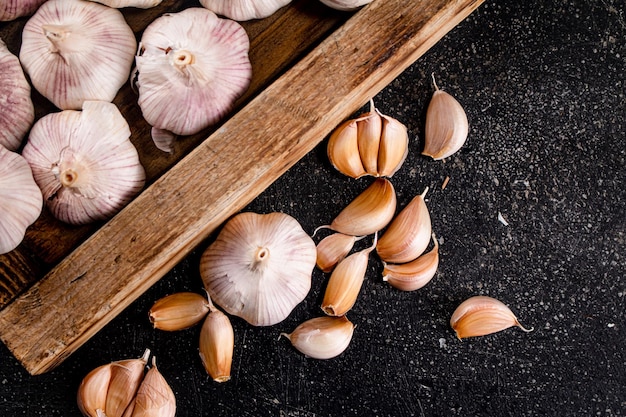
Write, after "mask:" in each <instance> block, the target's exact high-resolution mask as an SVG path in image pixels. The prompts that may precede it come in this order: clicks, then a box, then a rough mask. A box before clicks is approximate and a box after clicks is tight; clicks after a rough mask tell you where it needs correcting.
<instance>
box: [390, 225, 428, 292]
mask: <svg viewBox="0 0 626 417" xmlns="http://www.w3.org/2000/svg"><path fill="white" fill-rule="evenodd" d="M432 238H433V241H434V242H435V246H434V247H433V249H432V250H431V251H430V252H428V253H425V254H423V255H421V256H420V257H419V258H417V259H415V260H414V261H411V262H407V263H403V264H388V263H385V262H383V266H384V268H383V281H386V282H388V283H389V284H390V285H391V286H392V287H394V288H397V289H399V290H401V291H415V290H418V289H420V288H422V287H423V286H424V285H426V284H428V283H429V282H430V281H431V280H432V279H433V277H434V276H435V274H436V273H437V268H438V267H439V242H438V241H437V238H436V237H435V234H434V233H433V235H432Z"/></svg>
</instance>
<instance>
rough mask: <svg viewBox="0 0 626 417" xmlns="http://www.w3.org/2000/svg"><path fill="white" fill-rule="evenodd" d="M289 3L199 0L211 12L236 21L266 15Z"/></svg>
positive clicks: (247, 0)
mask: <svg viewBox="0 0 626 417" xmlns="http://www.w3.org/2000/svg"><path fill="white" fill-rule="evenodd" d="M289 3H291V0H263V1H259V0H200V4H201V5H202V6H203V7H206V8H207V9H209V10H211V11H212V12H214V13H216V14H219V15H222V16H226V17H228V18H229V19H233V20H238V21H245V20H252V19H262V18H264V17H268V16H270V15H272V14H274V12H276V11H277V10H278V9H280V8H281V7H283V6H286V5H287V4H289Z"/></svg>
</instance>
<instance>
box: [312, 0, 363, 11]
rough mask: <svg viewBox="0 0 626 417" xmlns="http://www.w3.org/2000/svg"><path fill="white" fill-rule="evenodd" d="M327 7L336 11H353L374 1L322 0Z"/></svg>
mask: <svg viewBox="0 0 626 417" xmlns="http://www.w3.org/2000/svg"><path fill="white" fill-rule="evenodd" d="M320 1H321V2H322V3H324V4H325V5H326V6H328V7H331V8H333V9H336V10H343V11H352V10H356V9H358V8H359V7H361V6H364V5H366V4H368V3H371V2H372V0H320Z"/></svg>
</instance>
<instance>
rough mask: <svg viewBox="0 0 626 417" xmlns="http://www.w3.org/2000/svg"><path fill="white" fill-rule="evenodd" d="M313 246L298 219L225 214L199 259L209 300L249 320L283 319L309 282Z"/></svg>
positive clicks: (268, 322) (266, 322) (255, 322)
mask: <svg viewBox="0 0 626 417" xmlns="http://www.w3.org/2000/svg"><path fill="white" fill-rule="evenodd" d="M316 258H317V251H316V248H315V242H313V239H311V238H310V237H309V235H307V234H306V233H305V232H304V230H303V229H302V227H301V226H300V224H299V223H298V221H297V220H296V219H294V218H293V217H291V216H289V215H287V214H284V213H269V214H256V213H249V212H246V213H241V214H238V215H237V216H235V217H233V218H232V219H230V220H229V221H228V222H227V223H226V225H225V226H224V228H223V229H222V231H221V232H220V233H219V235H218V236H217V238H216V240H215V242H213V243H212V244H211V245H210V246H209V247H208V248H207V249H206V251H205V252H204V253H203V254H202V258H201V260H200V275H201V276H202V279H203V281H204V285H205V287H206V289H207V291H208V293H209V295H210V297H211V299H212V300H213V302H214V303H215V304H218V305H220V306H221V307H222V308H224V310H226V311H227V312H228V313H230V314H233V315H236V316H239V317H241V318H243V319H244V320H246V321H247V322H248V323H250V324H252V325H254V326H270V325H273V324H276V323H279V322H281V321H283V320H284V319H285V318H286V317H287V316H288V315H289V313H291V311H292V310H293V309H294V308H295V306H296V305H298V304H299V303H300V302H301V301H302V300H304V298H305V297H306V295H307V294H308V292H309V290H310V288H311V274H312V272H313V268H314V266H315V260H316Z"/></svg>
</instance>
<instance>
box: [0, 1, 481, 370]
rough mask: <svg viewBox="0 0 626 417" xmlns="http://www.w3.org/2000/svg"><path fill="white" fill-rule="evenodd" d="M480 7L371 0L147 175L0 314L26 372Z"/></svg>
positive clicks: (47, 364)
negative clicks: (147, 180)
mask: <svg viewBox="0 0 626 417" xmlns="http://www.w3.org/2000/svg"><path fill="white" fill-rule="evenodd" d="M481 3H482V0H429V1H420V2H407V1H404V0H386V1H382V0H375V1H374V2H373V3H371V4H370V5H368V6H366V7H364V8H363V9H361V10H360V11H358V12H356V13H355V14H354V15H352V16H350V18H349V19H348V20H347V21H346V22H345V23H343V24H342V25H341V26H340V27H339V28H338V29H336V30H335V31H333V32H332V33H331V34H330V35H328V36H325V39H324V41H323V42H322V43H320V44H319V45H318V46H317V47H315V48H314V49H313V50H312V51H311V52H310V53H308V54H307V55H306V56H305V57H303V58H302V59H300V60H298V62H297V63H295V64H293V65H289V67H290V68H289V69H288V70H287V71H286V72H285V73H284V74H283V75H281V76H280V77H279V78H278V79H277V80H276V81H275V82H273V83H272V84H271V85H269V86H268V87H267V88H263V89H262V91H260V92H258V94H255V95H254V98H251V100H250V101H249V102H248V103H247V104H246V105H245V106H244V107H243V108H241V110H239V111H238V112H237V113H236V114H234V115H233V116H232V117H230V118H229V119H228V120H227V121H226V122H225V123H223V124H222V125H221V126H219V128H218V129H217V130H215V131H214V132H212V133H211V134H210V135H209V136H208V138H206V140H204V141H201V143H199V144H197V145H196V144H194V145H193V146H191V147H194V149H193V150H192V151H191V152H189V153H188V154H187V155H186V156H185V157H184V158H183V159H182V160H180V161H179V162H178V163H176V164H175V165H174V166H172V167H171V168H169V169H167V170H163V169H161V170H159V169H156V168H155V169H153V170H152V171H151V170H149V172H153V173H154V174H153V175H154V178H156V179H155V181H154V182H153V183H152V184H151V185H150V186H149V187H148V188H147V189H146V190H145V191H144V192H143V193H142V194H141V195H139V196H138V197H137V198H136V199H135V200H134V201H133V202H132V203H131V204H129V205H128V206H127V207H126V208H125V209H124V210H122V211H121V212H120V213H119V214H118V215H116V216H115V217H114V218H113V219H112V220H110V221H109V222H107V223H106V224H104V225H103V226H102V227H100V228H99V229H97V230H96V231H95V232H94V233H92V234H90V235H89V237H88V238H87V239H86V240H85V241H84V242H83V243H82V244H80V245H79V246H78V247H76V248H75V249H74V250H73V251H71V253H69V254H67V255H66V256H64V257H63V258H62V259H61V260H60V261H59V262H58V263H56V264H55V265H54V267H53V268H52V269H51V270H50V271H49V272H47V273H46V274H45V275H44V276H43V277H42V278H41V279H36V280H35V283H34V284H33V285H32V286H30V288H29V289H28V290H26V291H25V292H24V293H22V294H21V295H19V296H18V297H16V298H14V299H13V300H12V301H11V302H10V303H9V304H8V305H7V306H6V307H5V308H4V309H3V310H2V311H0V338H1V339H2V340H3V342H4V343H5V344H6V345H7V347H8V348H9V349H10V350H11V351H12V353H13V354H14V355H15V356H16V357H17V359H18V360H19V361H20V362H21V363H22V364H23V365H24V367H25V368H26V369H27V370H28V371H29V372H30V373H32V374H38V373H42V372H45V371H48V370H50V369H52V368H54V367H55V366H56V365H58V364H59V363H61V362H62V361H63V360H64V359H65V358H66V357H67V356H68V355H70V354H71V353H72V352H73V351H74V350H76V349H77V348H78V347H79V346H80V345H81V344H82V343H84V342H85V341H86V340H88V339H89V337H90V336H92V335H93V334H95V333H96V332H97V331H98V330H99V329H101V328H102V327H103V326H104V325H105V324H106V323H108V322H109V321H110V320H111V319H112V318H114V317H115V316H116V315H117V314H118V313H120V312H121V311H122V310H123V309H124V308H125V307H127V306H128V305H129V304H130V303H131V302H132V301H134V300H135V299H136V298H137V297H139V296H140V295H141V294H142V293H143V292H144V291H146V290H147V289H148V288H149V287H150V286H151V285H153V284H154V283H155V282H156V281H157V280H159V279H160V278H161V277H162V276H163V275H164V274H165V273H166V272H167V271H169V270H170V269H171V268H172V267H173V266H174V265H175V264H176V263H178V262H179V261H180V260H181V259H183V258H184V257H185V255H187V254H188V253H189V252H190V251H191V250H192V249H193V248H194V247H196V246H197V245H198V244H199V243H200V242H201V241H202V240H203V239H205V238H206V237H207V236H208V235H209V234H210V233H211V232H212V231H213V230H215V229H216V228H217V227H218V226H219V225H220V224H222V223H223V222H224V221H225V220H226V219H228V217H229V216H231V215H232V214H234V213H235V212H237V211H238V210H240V209H241V208H243V207H244V206H245V205H246V204H248V203H249V202H250V201H251V200H252V199H254V198H255V197H256V196H257V195H258V194H260V193H261V192H262V191H263V190H264V189H265V188H266V187H268V186H269V185H270V184H271V183H272V182H273V181H274V180H276V179H277V178H278V177H279V176H280V175H282V174H283V173H284V172H285V171H286V170H287V169H289V167H291V166H292V165H293V164H295V163H296V162H297V161H298V160H299V159H300V158H302V157H303V156H304V155H305V154H306V153H308V152H309V151H310V150H311V149H313V148H314V147H315V146H316V145H317V144H318V143H320V142H321V141H322V140H323V139H324V138H325V137H326V136H327V135H328V133H329V132H330V131H331V130H332V129H333V128H334V127H335V126H336V125H337V124H339V123H340V122H341V121H342V120H343V119H345V118H346V117H348V116H349V115H350V114H352V113H353V112H354V111H356V110H357V109H358V108H359V107H361V106H362V105H363V104H364V103H366V102H367V101H368V100H369V98H370V97H372V96H374V95H375V94H376V93H378V92H379V91H380V90H381V89H382V88H384V87H385V86H386V85H387V84H388V83H389V82H391V81H392V80H393V79H394V78H395V77H397V76H398V75H399V74H400V73H401V72H402V71H403V70H404V69H406V68H407V67H408V66H409V65H411V64H412V63H413V62H414V61H415V60H416V59H417V58H418V57H420V56H421V55H422V54H424V52H426V51H427V50H428V49H429V48H430V47H431V46H432V45H433V44H434V43H435V42H437V41H438V40H439V39H440V38H441V37H443V36H444V35H445V33H447V32H448V31H449V30H450V29H452V28H453V27H454V26H455V25H456V24H458V23H459V22H460V21H461V20H462V19H464V18H465V17H466V16H467V15H469V14H470V13H471V12H472V11H473V10H474V9H475V8H477V7H478V6H479V5H480V4H481ZM302 4H304V3H301V4H300V6H298V2H296V4H293V5H291V6H289V7H287V8H286V9H287V11H285V12H283V13H285V14H287V13H292V12H294V9H298V7H303V6H302ZM327 12H328V11H327ZM331 15H334V16H335V18H334V19H339V20H341V19H342V16H344V15H343V14H335V13H331ZM306 17H307V19H309V18H311V19H313V20H315V19H316V18H318V21H317V23H314V24H310V25H309V28H310V29H309V30H311V31H315V30H316V29H317V25H319V24H321V22H320V21H319V17H318V16H312V15H310V14H309V15H307V16H306ZM305 20H306V19H305ZM331 20H333V19H331ZM307 21H308V20H307ZM322 21H324V22H325V20H324V19H322ZM291 22H292V21H289V20H287V21H285V22H282V23H281V25H282V24H290V23H291ZM324 24H328V23H327V22H325V23H324ZM295 26H298V25H295ZM271 39H273V38H267V39H266V40H265V41H264V42H263V45H265V42H272V40H271ZM275 46H276V47H277V48H278V49H280V48H282V45H281V44H280V43H278V44H275ZM268 53H270V52H269V51H268ZM294 53H295V52H294ZM279 71H280V70H279ZM271 78H272V77H271V76H270V77H268V78H267V79H268V80H270V79H271ZM125 103H126V102H125ZM120 104H123V103H120ZM138 123H140V124H141V122H138ZM140 130H141V129H140ZM147 134H148V133H147V131H143V133H142V135H147ZM163 166H166V164H165V165H163ZM162 172H163V173H162ZM161 173H162V175H161ZM87 234H89V233H87ZM29 256H32V255H31V254H29V253H25V255H24V258H20V259H17V260H16V261H15V262H16V263H18V264H20V265H22V266H23V265H31V263H30V260H29V259H28V257H29ZM26 269H27V270H29V272H30V273H33V274H37V273H39V272H41V270H42V269H44V268H40V267H37V266H35V267H30V266H29V267H28V268H26ZM18 275H20V274H18ZM17 278H18V279H19V278H20V277H17ZM24 281H27V280H24Z"/></svg>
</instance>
